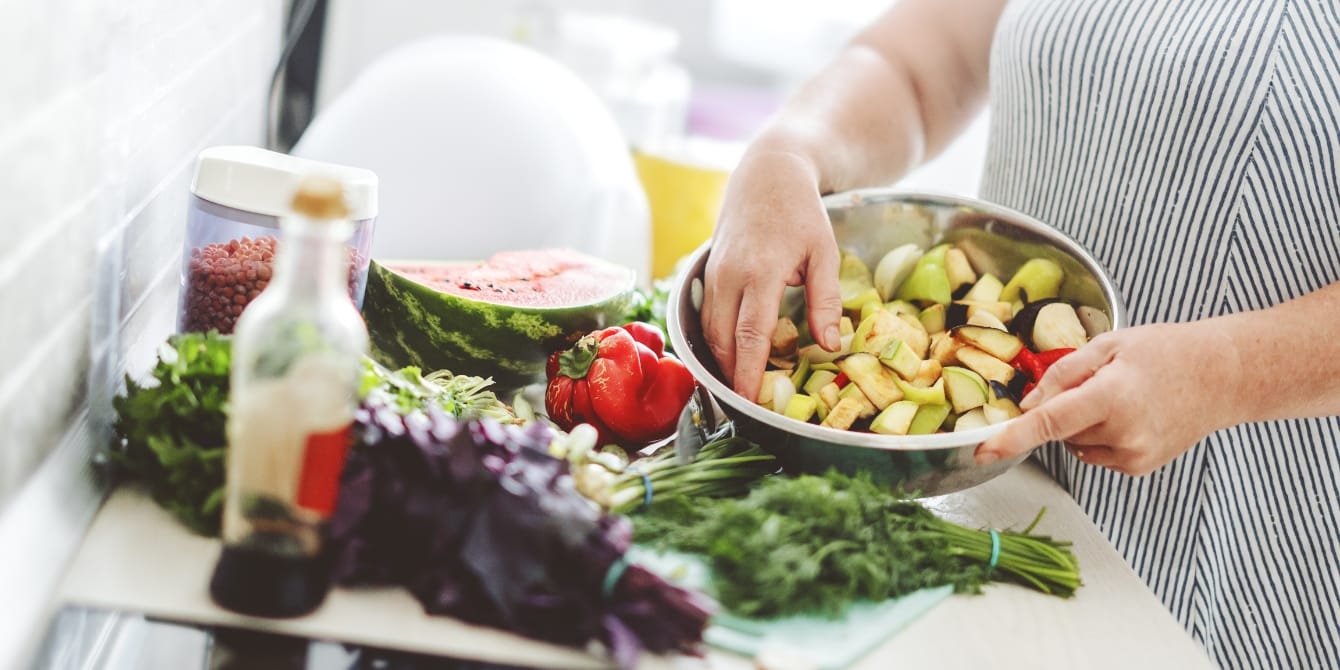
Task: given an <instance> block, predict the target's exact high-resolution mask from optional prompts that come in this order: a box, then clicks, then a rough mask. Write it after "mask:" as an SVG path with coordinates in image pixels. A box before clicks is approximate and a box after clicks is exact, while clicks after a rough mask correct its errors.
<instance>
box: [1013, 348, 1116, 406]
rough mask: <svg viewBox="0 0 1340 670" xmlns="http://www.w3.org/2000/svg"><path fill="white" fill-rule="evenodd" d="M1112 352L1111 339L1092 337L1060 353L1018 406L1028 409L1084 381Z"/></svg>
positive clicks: (1114, 349)
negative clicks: (1059, 356) (1081, 344)
mask: <svg viewBox="0 0 1340 670" xmlns="http://www.w3.org/2000/svg"><path fill="white" fill-rule="evenodd" d="M1115 354H1116V348H1115V347H1113V346H1111V345H1110V340H1104V339H1102V338H1095V339H1094V341H1092V342H1090V343H1088V344H1086V345H1085V346H1083V347H1082V348H1080V349H1077V350H1075V351H1074V352H1072V353H1070V354H1067V355H1065V356H1062V357H1061V358H1059V359H1058V360H1057V361H1056V362H1055V363H1052V365H1051V367H1049V368H1047V374H1044V375H1042V379H1039V380H1038V384H1037V386H1036V387H1035V388H1034V389H1033V391H1032V392H1031V393H1029V394H1028V395H1027V396H1025V397H1024V399H1023V400H1022V401H1021V402H1020V403H1019V409H1022V410H1024V411H1028V410H1031V409H1033V408H1035V407H1037V406H1038V404H1040V403H1042V402H1043V401H1045V400H1047V399H1048V398H1051V397H1052V396H1055V395H1057V394H1059V393H1061V392H1063V391H1066V390H1067V389H1072V388H1075V387H1077V386H1079V385H1080V384H1083V383H1084V382H1085V381H1087V380H1088V379H1089V378H1090V377H1092V376H1093V375H1094V373H1095V372H1097V371H1098V369H1099V368H1101V367H1103V366H1104V365H1107V364H1108V362H1110V361H1111V360H1112V356H1113V355H1115Z"/></svg>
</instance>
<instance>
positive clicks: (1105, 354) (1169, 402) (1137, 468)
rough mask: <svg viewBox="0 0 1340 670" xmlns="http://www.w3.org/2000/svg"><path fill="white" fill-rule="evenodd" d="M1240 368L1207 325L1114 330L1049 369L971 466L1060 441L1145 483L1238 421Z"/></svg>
mask: <svg viewBox="0 0 1340 670" xmlns="http://www.w3.org/2000/svg"><path fill="white" fill-rule="evenodd" d="M1238 370H1239V361H1238V356H1237V353H1236V350H1235V349H1234V347H1233V346H1232V344H1231V341H1230V339H1229V338H1228V337H1227V336H1226V335H1225V334H1224V333H1223V332H1222V331H1221V330H1220V329H1219V328H1217V327H1216V326H1215V324H1214V323H1213V322H1209V321H1199V322H1192V323H1182V324H1158V325H1149V326H1139V327H1136V328H1130V329H1126V330H1118V331H1114V332H1111V333H1106V334H1104V335H1101V336H1099V337H1096V338H1094V339H1093V341H1091V342H1090V343H1089V344H1087V345H1085V346H1083V347H1081V348H1080V349H1079V350H1077V351H1075V352H1074V353H1072V354H1070V355H1068V356H1065V357H1063V358H1061V359H1060V360H1058V361H1057V362H1056V363H1055V364H1053V365H1052V366H1051V367H1050V368H1049V369H1048V370H1047V373H1046V374H1045V375H1043V377H1042V379H1041V380H1040V381H1039V382H1038V385H1037V387H1036V388H1035V389H1034V390H1033V392H1032V393H1030V394H1029V395H1028V396H1027V397H1025V398H1024V399H1023V401H1022V402H1020V404H1019V407H1020V408H1021V409H1023V410H1025V412H1024V415H1023V416H1022V417H1020V418H1018V419H1016V420H1015V421H1013V422H1012V423H1011V424H1010V425H1009V426H1008V427H1007V428H1006V429H1005V430H1003V431H1001V432H1000V433H999V434H997V435H996V436H994V437H992V438H991V439H990V440H987V441H986V442H985V443H983V444H982V445H981V446H980V447H978V449H977V462H978V463H988V462H993V461H995V460H998V459H1002V458H1011V457H1014V456H1017V455H1019V454H1022V453H1024V452H1026V451H1028V450H1029V449H1032V448H1033V447H1035V446H1037V445H1040V444H1042V443H1044V442H1048V441H1051V440H1064V441H1065V442H1066V444H1067V447H1068V448H1069V449H1070V451H1071V453H1073V454H1074V455H1075V456H1076V457H1077V458H1079V459H1080V460H1081V461H1084V462H1085V463H1089V464H1091V465H1100V466H1103V467H1107V468H1111V469H1113V470H1116V471H1118V472H1123V473H1126V474H1130V475H1144V474H1148V473H1150V472H1152V471H1154V470H1155V469H1156V468H1158V467H1160V466H1162V465H1164V464H1166V463H1168V462H1169V461H1171V460H1172V459H1174V458H1176V457H1177V456H1179V455H1181V454H1182V452H1184V451H1186V450H1187V449H1189V448H1190V447H1191V446H1192V445H1194V444H1195V443H1196V442H1198V441H1199V440H1200V439H1201V438H1203V437H1205V436H1206V435H1208V434H1210V433H1211V432H1213V431H1215V430H1218V429H1220V428H1224V427H1226V426H1230V425H1233V424H1235V423H1238V422H1239V421H1241V420H1242V419H1241V417H1239V416H1237V412H1236V411H1235V409H1234V408H1235V406H1236V405H1235V403H1236V402H1237V398H1238V397H1239V395H1238V394H1239V389H1240V388H1241V385H1240V381H1239V379H1238V378H1239V376H1240V373H1239V371H1238Z"/></svg>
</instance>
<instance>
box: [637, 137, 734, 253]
mask: <svg viewBox="0 0 1340 670" xmlns="http://www.w3.org/2000/svg"><path fill="white" fill-rule="evenodd" d="M735 155H736V152H735V150H734V147H732V146H723V145H718V144H708V143H705V142H696V143H680V144H677V145H675V146H673V147H658V148H649V149H635V150H634V151H633V163H634V165H636V167H637V173H638V178H639V179H640V180H641V181H642V188H643V189H644V190H645V191H646V194H647V204H648V205H649V206H650V208H651V275H652V278H653V279H661V278H664V277H668V276H670V275H671V274H673V273H674V271H675V264H676V263H677V262H678V261H679V259H681V258H683V257H684V256H686V255H688V254H689V253H691V252H692V251H693V250H694V249H697V248H698V246H699V245H701V244H702V243H703V242H705V241H706V240H707V239H708V238H710V237H712V229H713V228H715V227H716V221H717V214H718V213H719V212H720V210H721V198H722V196H723V195H724V194H725V191H726V179H727V178H728V177H729V176H730V167H731V166H733V165H734V156H735Z"/></svg>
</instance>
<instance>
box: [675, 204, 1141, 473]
mask: <svg viewBox="0 0 1340 670" xmlns="http://www.w3.org/2000/svg"><path fill="white" fill-rule="evenodd" d="M824 204H825V206H826V207H827V209H828V217H829V219H830V220H831V221H832V223H833V233H834V236H835V237H836V238H837V242H838V246H839V247H841V248H842V249H845V250H847V251H850V252H853V253H856V254H858V255H860V257H861V258H862V260H864V261H865V262H866V264H867V265H868V266H870V267H871V268H873V267H874V266H875V265H876V264H877V263H878V262H879V259H880V258H881V257H882V256H883V254H884V253H885V252H887V251H888V250H890V249H893V248H894V247H897V246H899V245H902V244H906V243H908V242H915V243H917V244H919V245H921V246H922V248H928V247H929V246H931V245H932V244H933V243H937V242H940V241H949V242H954V243H956V244H957V245H958V246H959V248H961V249H963V250H964V252H965V253H966V254H967V255H968V258H969V260H970V261H971V262H972V264H973V266H974V267H975V268H977V269H978V270H979V271H984V272H991V273H992V274H995V275H996V276H997V277H1001V278H1002V279H1008V278H1009V277H1010V276H1011V275H1012V274H1013V273H1014V271H1015V270H1016V269H1017V268H1018V267H1019V266H1020V265H1022V264H1023V263H1024V261H1026V260H1028V259H1029V258H1032V257H1038V256H1041V257H1044V258H1050V259H1051V260H1054V261H1056V262H1057V263H1059V264H1060V265H1061V267H1062V268H1063V269H1064V270H1065V280H1064V282H1063V283H1062V285H1061V297H1062V298H1063V299H1065V300H1068V301H1073V302H1074V303H1076V304H1081V305H1088V306H1091V307H1094V308H1096V309H1099V310H1101V311H1102V312H1104V313H1105V314H1106V315H1107V317H1108V319H1109V320H1110V321H1111V324H1112V327H1113V328H1119V327H1121V325H1122V324H1123V323H1124V322H1125V310H1124V309H1123V307H1122V305H1121V297H1120V296H1119V295H1118V293H1117V291H1116V289H1115V288H1114V287H1113V285H1112V280H1111V278H1110V277H1109V276H1108V274H1107V272H1106V271H1105V270H1104V269H1103V268H1102V267H1101V266H1100V265H1099V264H1098V262H1097V261H1095V260H1094V259H1093V257H1092V256H1091V255H1089V253H1088V252H1087V251H1085V250H1084V249H1083V248H1082V247H1080V245H1079V244H1078V243H1077V242H1075V241H1074V240H1073V239H1071V238H1070V237H1068V236H1067V235H1065V234H1063V233H1061V232H1060V231H1058V230H1056V229H1054V228H1052V227H1050V226H1048V225H1046V224H1044V223H1042V222H1040V221H1037V220H1036V219H1032V218H1030V217H1028V216H1025V215H1023V214H1020V213H1019V212H1015V211H1013V210H1010V209H1007V208H1005V207H1000V206H998V205H993V204H990V203H986V202H982V201H980V200H974V199H971V198H963V197H955V196H947V195H935V194H926V193H911V192H902V191H898V190H896V189H889V188H876V189H863V190H857V191H848V192H843V193H837V194H834V195H831V196H828V197H826V198H824ZM709 251H710V242H709V243H708V244H704V245H703V246H702V247H700V248H699V249H698V250H697V251H695V252H694V254H693V256H692V257H691V258H690V261H689V265H688V267H687V268H685V270H684V272H683V273H682V274H681V275H680V277H679V279H678V281H677V284H676V286H675V287H674V290H673V291H672V292H671V295H670V303H669V307H668V310H667V311H668V314H667V320H668V326H669V331H670V341H671V344H672V345H673V346H674V349H675V353H676V354H678V355H679V356H680V357H681V358H682V359H683V361H684V364H685V365H686V366H687V367H688V369H689V370H690V371H691V372H692V373H693V376H694V377H696V378H697V379H698V381H699V383H701V384H702V385H703V386H704V387H705V388H706V389H707V390H708V392H710V393H711V394H712V396H713V397H714V398H715V399H716V400H717V401H718V402H719V403H720V404H721V405H722V407H723V409H724V412H725V414H726V416H727V417H728V418H729V420H731V421H732V422H734V425H735V431H736V433H737V434H739V435H742V436H744V437H746V438H748V439H750V440H753V441H755V442H757V443H758V444H759V445H760V446H761V447H763V448H764V449H766V450H768V451H770V452H772V453H773V454H775V455H776V456H777V458H778V460H780V461H781V464H782V467H783V468H784V469H786V470H788V471H792V472H808V473H820V472H823V471H825V470H827V469H828V468H836V469H838V470H840V471H843V472H846V473H848V474H854V473H855V472H857V471H862V470H864V471H867V472H869V473H870V474H871V476H872V477H874V478H875V479H876V480H877V481H881V482H884V483H887V484H888V485H889V486H895V487H902V488H903V489H904V490H906V491H916V492H919V493H920V494H921V495H924V496H932V495H941V494H944V493H950V492H953V491H958V490H962V489H965V488H969V487H971V486H976V485H977V484H981V483H982V482H985V481H987V480H989V479H991V478H993V477H996V476H997V475H999V474H1001V473H1002V472H1005V471H1006V470H1008V469H1009V468H1011V467H1013V466H1014V465H1016V464H1017V463H1019V462H1020V461H1022V460H1023V457H1019V458H1015V459H1010V460H1005V461H998V462H996V463H993V464H991V465H986V466H978V465H977V464H976V462H975V460H974V458H973V452H974V451H975V450H976V448H977V445H979V444H981V443H982V442H983V441H984V440H986V439H987V438H988V437H990V436H991V435H994V434H995V433H996V432H998V431H1000V430H1001V429H1002V428H1003V427H1004V426H1005V425H1006V424H1004V423H1001V424H995V425H991V426H985V427H982V428H978V429H974V430H966V431H961V432H956V433H939V434H935V435H913V436H892V435H878V434H875V433H862V432H852V431H843V430H836V429H832V428H824V427H821V426H818V425H815V424H809V423H804V422H801V421H796V420H794V419H790V418H787V417H785V416H783V415H781V414H777V413H775V412H771V411H769V410H767V409H764V408H763V407H760V406H758V405H755V404H754V403H752V402H749V401H748V400H745V399H744V398H742V397H741V396H739V395H737V394H736V393H735V392H734V391H732V390H731V389H730V387H728V386H727V385H726V383H725V382H724V381H722V376H721V374H720V370H719V369H718V368H717V364H716V360H715V359H714V357H713V356H712V353H711V350H710V349H708V347H707V343H706V342H705V341H704V339H703V332H702V323H701V321H700V319H699V314H698V308H697V307H696V306H695V304H694V303H695V295H696V296H697V298H696V299H697V300H701V295H702V285H701V282H702V277H703V270H704V268H705V267H706V265H707V256H708V253H709ZM695 284H697V286H696V287H695ZM803 298H804V294H803V291H802V290H801V289H787V291H786V294H785V296H784V297H783V301H782V313H783V314H790V315H791V316H792V317H793V318H795V319H796V321H797V323H799V322H800V318H801V317H803V315H804V301H803Z"/></svg>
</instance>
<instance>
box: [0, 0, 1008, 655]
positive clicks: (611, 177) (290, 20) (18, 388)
mask: <svg viewBox="0 0 1340 670" xmlns="http://www.w3.org/2000/svg"><path fill="white" fill-rule="evenodd" d="M888 4H890V3H889V2H885V1H884V0H826V1H825V2H808V1H804V0H679V1H677V2H655V1H653V0H451V1H448V2H441V1H436V0H288V1H286V2H280V1H278V0H192V1H191V2H177V1H174V0H5V1H4V2H0V58H3V60H4V62H5V63H6V64H5V65H4V66H3V67H0V158H3V159H4V160H0V370H3V375H0V435H2V436H3V442H0V565H4V566H5V567H7V568H8V569H7V570H0V593H3V594H4V596H5V598H6V601H7V602H8V603H9V607H7V608H5V610H4V614H0V667H4V666H5V663H4V660H5V659H6V658H11V657H12V656H10V655H8V654H10V652H13V651H14V650H15V649H16V648H21V647H22V645H24V644H26V643H27V642H30V641H31V639H32V635H33V633H34V630H33V629H34V627H35V626H37V625H38V624H39V622H41V621H43V618H42V617H41V616H38V615H35V613H41V612H42V611H43V610H42V608H43V607H44V603H46V602H47V600H48V596H49V594H50V591H51V589H52V587H53V585H54V583H55V580H56V579H57V578H58V577H59V574H60V571H61V570H62V569H63V566H64V565H65V560H66V559H67V558H68V557H69V555H70V552H71V551H72V550H73V548H74V547H75V546H76V545H77V543H78V542H79V540H80V538H81V537H82V533H83V530H84V528H85V527H86V524H87V522H88V520H89V519H90V518H91V516H92V514H93V512H94V510H96V508H97V505H98V504H99V503H100V501H101V499H102V495H103V493H104V491H105V485H104V483H103V482H102V481H101V475H100V472H99V468H98V467H96V465H95V463H96V460H97V459H96V457H95V455H96V454H97V453H98V451H99V450H100V449H103V448H104V447H105V446H106V445H108V444H109V443H110V438H111V421H112V418H113V414H112V403H111V400H112V397H113V396H114V395H115V394H116V393H118V392H119V389H121V388H123V386H124V379H125V377H126V376H127V375H130V376H132V377H133V376H136V375H141V374H143V373H144V371H145V370H146V369H147V368H148V366H149V364H150V362H151V361H152V360H153V359H154V354H155V350H156V348H157V346H158V345H159V344H160V343H161V342H163V340H164V338H165V337H166V336H167V335H168V334H169V333H171V332H172V331H173V329H174V325H175V320H176V318H175V316H176V315H175V310H176V305H177V297H178V292H179V288H180V286H179V282H180V271H181V267H182V250H183V241H184V238H183V230H184V222H185V217H186V212H187V209H188V198H189V196H190V193H191V188H192V178H193V174H194V168H195V165H196V159H197V157H198V156H199V154H200V152H201V151H202V150H203V149H205V148H207V147H211V146H219V145H250V146H259V147H267V148H269V149H272V150H275V151H281V152H287V151H291V152H293V153H294V154H297V155H301V156H305V157H309V158H313V159H317V160H322V161H328V162H334V163H341V164H346V165H352V166H355V167H365V168H369V169H372V170H374V171H375V172H377V175H378V177H379V179H380V201H381V209H380V214H379V216H378V219H377V223H376V232H375V235H374V242H373V256H374V257H379V256H381V257H389V256H401V257H403V256H405V255H407V254H414V255H419V256H426V257H441V258H449V257H454V258H478V257H482V256H484V255H487V254H488V253H490V252H491V251H494V250H497V249H498V248H502V247H506V246H512V247H516V246H539V245H548V244H553V245H559V244H563V245H571V246H575V247H578V248H581V249H583V250H586V251H589V252H591V253H596V254H600V255H604V256H606V257H609V258H611V259H613V260H616V261H619V262H623V263H627V264H628V265H630V266H633V267H635V268H636V269H638V270H639V272H640V274H641V276H643V277H646V278H647V279H648V280H649V279H651V278H656V277H664V276H666V275H667V274H669V273H670V272H672V271H673V266H674V261H675V260H676V259H678V258H679V257H681V256H682V255H684V254H685V253H688V252H689V251H691V250H692V249H693V248H694V247H696V246H697V245H698V244H700V243H701V242H702V241H703V240H705V239H707V237H708V236H709V235H710V234H711V229H712V225H713V224H714V222H715V213H716V209H715V208H716V206H717V204H718V203H719V199H720V194H721V189H722V187H723V186H724V183H725V178H726V175H727V174H728V173H729V170H730V169H731V167H732V165H733V164H734V161H735V160H736V158H737V157H738V155H739V153H740V150H741V149H742V148H743V146H744V144H745V143H746V142H747V141H748V139H749V138H750V137H751V136H752V135H753V134H754V133H755V132H757V130H758V129H759V127H760V125H761V124H762V123H763V122H764V120H765V119H766V118H767V117H768V115H770V114H771V113H773V112H774V111H775V110H776V109H777V107H778V105H779V104H780V103H781V102H782V101H783V100H784V99H785V97H786V95H787V94H788V93H789V92H790V91H791V90H793V89H794V88H795V87H796V86H797V84H798V83H799V82H801V81H802V80H804V79H805V78H806V77H807V76H809V75H810V74H812V73H813V72H815V71H816V70H817V69H818V68H819V67H821V66H822V65H823V64H824V63H825V62H826V61H827V60H828V59H829V58H831V57H832V56H833V55H834V53H835V52H836V51H837V50H838V49H839V48H840V47H841V46H842V44H843V43H844V42H845V41H846V40H847V39H849V37H850V36H851V35H852V34H853V33H854V32H856V31H857V30H858V29H859V28H860V27H861V26H862V25H864V24H865V23H866V22H867V21H869V20H870V19H871V18H873V17H874V16H875V15H877V14H878V13H879V12H881V11H884V10H885V9H886V8H887V5H888ZM985 139H986V121H985V115H984V116H983V118H981V119H978V121H977V122H976V123H975V124H974V125H973V126H972V127H971V128H970V129H969V130H968V131H967V132H966V133H965V134H964V135H963V136H962V138H961V139H960V140H959V141H958V142H957V143H956V144H955V145H954V146H953V147H952V148H950V149H949V151H947V152H946V153H945V154H944V155H942V156H941V157H940V158H938V159H936V160H935V161H933V162H932V163H930V164H928V165H926V166H925V167H923V168H921V169H919V170H917V171H916V172H915V173H913V174H911V175H909V176H908V177H907V179H905V180H904V181H903V182H902V183H903V185H904V186H907V187H913V188H925V189H934V190H939V191H949V192H958V193H965V194H972V193H975V191H976V189H977V180H978V175H979V172H980V168H981V162H982V156H983V155H984V145H985ZM644 283H645V282H644Z"/></svg>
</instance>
